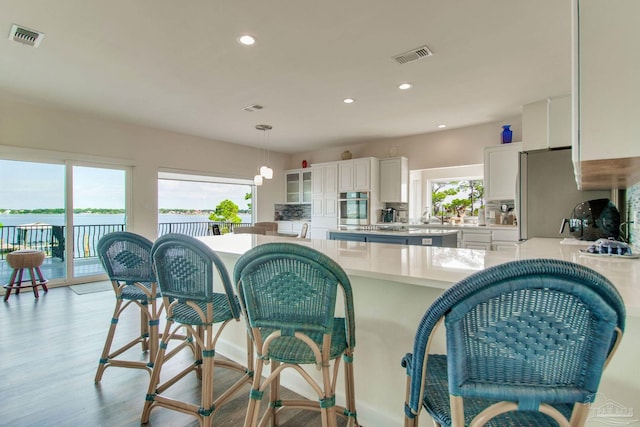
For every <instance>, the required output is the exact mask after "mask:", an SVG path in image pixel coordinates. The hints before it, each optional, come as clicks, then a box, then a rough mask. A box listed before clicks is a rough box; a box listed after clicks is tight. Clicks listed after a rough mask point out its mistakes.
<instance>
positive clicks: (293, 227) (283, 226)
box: [278, 221, 305, 234]
mask: <svg viewBox="0 0 640 427" xmlns="http://www.w3.org/2000/svg"><path fill="white" fill-rule="evenodd" d="M304 223H305V221H278V233H286V234H299V233H300V230H301V229H302V224H304Z"/></svg>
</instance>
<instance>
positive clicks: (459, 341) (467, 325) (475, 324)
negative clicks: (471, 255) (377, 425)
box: [402, 259, 626, 427]
mask: <svg viewBox="0 0 640 427" xmlns="http://www.w3.org/2000/svg"><path fill="white" fill-rule="evenodd" d="M625 317H626V314H625V308H624V304H623V301H622V298H621V297H620V294H619V293H618V291H617V290H616V289H615V287H614V286H613V285H612V284H611V283H610V282H609V281H608V280H607V279H606V278H605V277H604V276H602V275H600V274H598V273H597V272H595V271H593V270H591V269H589V268H586V267H584V266H582V265H579V264H575V263H570V262H565V261H558V260H551V259H531V260H522V261H514V262H510V263H506V264H502V265H498V266H495V267H491V268H488V269H486V270H483V271H480V272H478V273H475V274H473V275H471V276H469V277H468V278H466V279H464V280H462V281H461V282H459V283H457V284H456V285H454V286H453V287H451V288H449V289H448V290H447V291H445V292H444V293H443V294H442V295H441V296H440V297H439V298H438V299H437V300H436V301H435V302H434V303H433V304H432V305H431V307H429V309H428V310H427V311H426V313H425V315H424V317H423V318H422V320H421V321H420V324H419V326H418V330H417V332H416V337H415V342H414V347H413V353H409V354H407V355H406V356H405V357H404V358H403V360H402V366H403V367H404V368H405V369H406V373H407V395H406V400H405V426H407V427H409V426H412V427H417V426H418V418H419V415H420V412H421V410H422V409H425V410H426V411H427V412H428V413H429V415H431V417H432V418H433V420H434V423H435V425H437V426H455V427H462V426H484V425H486V426H491V427H504V426H517V427H529V426H537V427H552V426H582V425H584V423H585V421H586V419H587V417H588V415H589V403H591V402H593V400H594V399H595V396H596V393H597V390H598V384H599V382H600V377H601V375H602V371H603V369H604V367H605V366H606V365H607V363H608V362H609V360H610V359H611V357H612V355H613V354H614V352H615V350H616V348H617V346H618V344H619V342H620V340H621V339H622V334H623V331H624V326H625ZM442 323H444V324H445V327H446V341H447V354H446V355H442V354H430V352H429V350H430V346H431V344H432V342H433V336H434V332H435V330H436V329H437V327H438V326H439V325H441V324H442Z"/></svg>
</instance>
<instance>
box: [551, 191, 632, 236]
mask: <svg viewBox="0 0 640 427" xmlns="http://www.w3.org/2000/svg"><path fill="white" fill-rule="evenodd" d="M567 224H569V232H570V233H571V235H572V236H573V237H575V238H576V239H579V240H598V239H601V238H613V239H618V238H619V237H620V212H619V211H618V208H616V206H615V205H614V204H613V203H612V202H611V201H610V200H609V199H595V200H588V201H586V202H582V203H579V204H578V205H577V206H576V207H575V208H573V212H572V213H571V218H564V219H563V220H562V224H561V226H560V233H561V234H562V232H563V231H564V227H565V225H567Z"/></svg>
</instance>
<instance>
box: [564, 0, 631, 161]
mask: <svg viewBox="0 0 640 427" xmlns="http://www.w3.org/2000/svg"><path fill="white" fill-rule="evenodd" d="M575 12H576V13H577V14H578V26H577V27H578V34H577V37H576V39H575V40H574V49H576V50H577V59H578V68H577V69H574V76H573V78H574V81H577V82H579V86H578V87H577V88H575V89H574V93H576V94H577V95H578V101H579V106H578V109H577V111H579V113H580V117H579V124H580V129H579V132H578V133H577V135H579V156H580V159H579V160H580V161H581V162H584V161H586V160H602V159H617V158H626V157H637V156H640V143H638V141H639V140H640V120H638V118H639V117H640V102H638V98H639V95H640V78H638V72H637V70H638V69H639V68H640V49H638V48H637V44H638V40H640V25H638V22H639V21H638V19H639V17H640V1H638V0H615V1H604V0H579V1H578V10H577V11H575ZM611 173H615V171H611Z"/></svg>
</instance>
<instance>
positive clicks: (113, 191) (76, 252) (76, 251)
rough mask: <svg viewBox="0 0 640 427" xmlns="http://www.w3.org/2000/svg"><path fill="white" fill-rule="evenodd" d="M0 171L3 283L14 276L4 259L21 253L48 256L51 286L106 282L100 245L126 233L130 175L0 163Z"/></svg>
mask: <svg viewBox="0 0 640 427" xmlns="http://www.w3.org/2000/svg"><path fill="white" fill-rule="evenodd" d="M0 170H2V179H1V185H0V282H1V283H7V282H8V281H9V277H10V276H11V272H12V270H11V268H10V267H9V265H8V264H7V263H6V259H5V258H6V254H7V253H10V252H12V251H15V250H18V249H34V250H41V251H43V252H45V260H44V263H43V265H42V267H41V270H42V272H43V274H44V276H45V277H46V278H47V279H48V280H49V281H50V282H51V283H56V282H66V283H82V282H88V281H92V280H98V279H101V278H103V277H104V270H103V268H102V265H101V264H100V260H99V259H98V256H97V253H96V244H97V242H98V240H99V239H100V237H102V236H103V235H104V234H106V233H109V232H111V231H117V230H125V229H126V219H127V206H128V205H129V203H128V200H129V194H130V191H129V189H128V188H129V187H128V184H127V183H128V179H127V176H128V172H129V169H128V168H126V167H119V166H113V165H109V166H105V165H96V164H80V163H78V162H69V161H67V162H63V161H57V162H56V161H51V162H46V161H24V160H7V159H0Z"/></svg>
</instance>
